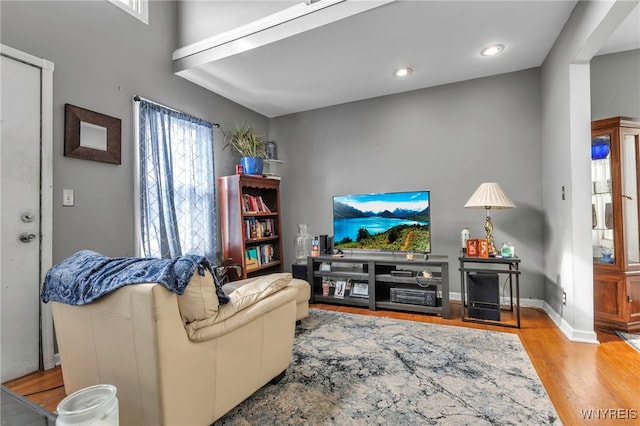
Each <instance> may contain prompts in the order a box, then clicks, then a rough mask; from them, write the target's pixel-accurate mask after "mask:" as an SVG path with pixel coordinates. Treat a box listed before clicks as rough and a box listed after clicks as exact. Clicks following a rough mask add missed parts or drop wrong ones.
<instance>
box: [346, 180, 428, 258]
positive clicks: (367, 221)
mask: <svg viewBox="0 0 640 426" xmlns="http://www.w3.org/2000/svg"><path fill="white" fill-rule="evenodd" d="M429 195H430V193H429V191H428V190H427V191H411V192H387V193H379V194H357V195H336V196H334V197H333V240H334V245H335V248H336V249H341V250H344V249H361V250H379V251H403V252H421V253H430V252H431V220H430V214H429V212H430V199H429Z"/></svg>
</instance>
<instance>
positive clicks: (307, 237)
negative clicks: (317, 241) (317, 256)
mask: <svg viewBox="0 0 640 426" xmlns="http://www.w3.org/2000/svg"><path fill="white" fill-rule="evenodd" d="M293 243H294V244H293V246H294V250H295V255H296V263H307V256H311V234H309V225H307V224H304V223H301V224H299V225H298V233H297V234H296V236H295V239H294V241H293Z"/></svg>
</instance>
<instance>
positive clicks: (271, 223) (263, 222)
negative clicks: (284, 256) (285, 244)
mask: <svg viewBox="0 0 640 426" xmlns="http://www.w3.org/2000/svg"><path fill="white" fill-rule="evenodd" d="M275 228H276V227H275V220H274V219H272V218H267V219H256V218H255V217H248V218H246V219H245V220H244V236H245V239H247V240H251V239H256V238H265V237H272V236H274V235H276V232H275Z"/></svg>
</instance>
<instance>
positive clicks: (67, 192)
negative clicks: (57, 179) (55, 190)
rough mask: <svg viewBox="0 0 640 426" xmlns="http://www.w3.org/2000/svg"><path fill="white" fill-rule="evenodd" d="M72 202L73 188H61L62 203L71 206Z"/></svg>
mask: <svg viewBox="0 0 640 426" xmlns="http://www.w3.org/2000/svg"><path fill="white" fill-rule="evenodd" d="M73 204H74V194H73V189H63V190H62V205H63V206H67V207H72V206H73Z"/></svg>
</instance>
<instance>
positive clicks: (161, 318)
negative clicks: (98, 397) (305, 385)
mask: <svg viewBox="0 0 640 426" xmlns="http://www.w3.org/2000/svg"><path fill="white" fill-rule="evenodd" d="M290 282H291V274H288V273H282V274H271V275H268V276H264V277H260V278H258V279H256V280H254V281H253V282H251V283H248V284H246V285H243V286H241V287H239V288H237V289H236V290H235V291H233V292H232V293H231V296H230V298H231V301H230V302H229V303H228V304H225V305H218V299H217V296H216V293H215V288H214V285H213V279H212V276H211V274H210V273H209V272H208V271H207V272H206V274H205V276H200V275H199V274H197V273H195V274H193V277H192V278H191V281H190V283H189V285H188V286H187V289H186V291H185V293H184V295H182V296H178V295H177V294H175V293H172V292H170V291H168V290H167V289H165V288H164V287H162V286H161V285H158V284H136V285H128V286H125V287H122V288H120V289H118V290H116V291H114V292H112V293H110V294H109V295H107V296H104V297H102V298H101V299H99V300H97V301H95V302H93V303H90V304H86V305H82V306H72V305H66V304H62V303H58V302H52V304H53V305H52V310H53V315H54V323H55V328H56V336H57V341H58V347H59V352H60V359H61V363H62V373H63V378H64V384H65V392H66V393H67V395H69V394H71V393H72V392H75V391H76V390H78V389H81V388H84V387H87V386H91V385H95V384H99V383H109V384H113V385H115V386H116V388H117V389H118V394H117V396H118V402H119V412H120V415H119V417H120V424H121V425H127V426H128V425H208V424H211V423H213V422H214V421H215V420H216V419H218V418H220V417H221V416H223V415H224V414H225V413H227V412H228V411H229V410H231V409H232V408H233V407H235V406H236V405H237V404H239V403H240V402H242V401H243V400H244V399H246V398H247V397H248V396H250V395H251V394H252V393H254V392H255V391H256V390H258V389H259V388H261V387H262V386H263V385H265V384H266V383H268V382H269V381H271V380H272V379H274V378H278V377H281V376H280V375H281V373H283V372H284V371H285V370H286V368H287V367H288V366H289V363H290V362H291V354H292V348H293V338H294V327H295V321H296V318H297V316H298V314H297V305H298V302H297V301H296V298H297V297H298V291H299V289H298V288H297V287H296V286H295V285H292V286H290V285H289V284H290ZM304 284H306V285H307V286H308V283H306V282H305V283H304Z"/></svg>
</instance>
